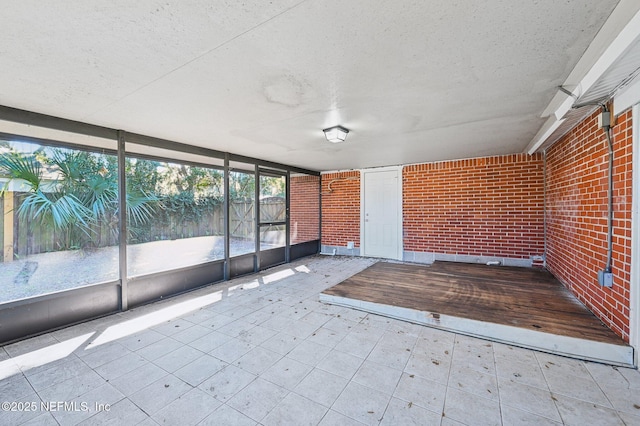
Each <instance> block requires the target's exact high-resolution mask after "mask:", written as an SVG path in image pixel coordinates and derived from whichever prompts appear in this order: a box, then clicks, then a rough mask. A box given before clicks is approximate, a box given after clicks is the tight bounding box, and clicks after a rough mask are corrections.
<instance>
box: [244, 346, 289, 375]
mask: <svg viewBox="0 0 640 426" xmlns="http://www.w3.org/2000/svg"><path fill="white" fill-rule="evenodd" d="M281 358H282V355H280V354H279V353H277V352H273V351H270V350H269V349H265V348H263V347H260V346H258V347H255V348H253V349H251V350H250V351H249V352H247V353H246V354H244V355H243V356H241V357H240V358H238V359H237V360H235V361H234V362H233V365H235V366H236V367H240V368H242V369H243V370H247V371H249V372H250V373H253V374H260V373H262V372H263V371H265V370H266V369H268V368H269V367H271V366H272V365H273V364H275V363H276V361H278V360H280V359H281Z"/></svg>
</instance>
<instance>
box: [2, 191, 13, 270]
mask: <svg viewBox="0 0 640 426" xmlns="http://www.w3.org/2000/svg"><path fill="white" fill-rule="evenodd" d="M3 207H4V210H3V211H4V226H3V234H2V235H3V236H4V238H3V239H4V241H3V243H2V247H3V255H4V261H5V262H13V215H14V211H13V208H14V204H13V191H5V192H4V201H3Z"/></svg>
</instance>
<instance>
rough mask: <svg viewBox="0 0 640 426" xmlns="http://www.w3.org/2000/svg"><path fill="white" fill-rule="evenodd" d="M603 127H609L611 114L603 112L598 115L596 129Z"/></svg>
mask: <svg viewBox="0 0 640 426" xmlns="http://www.w3.org/2000/svg"><path fill="white" fill-rule="evenodd" d="M603 127H611V113H609V111H603V112H601V113H600V115H598V129H602V128H603Z"/></svg>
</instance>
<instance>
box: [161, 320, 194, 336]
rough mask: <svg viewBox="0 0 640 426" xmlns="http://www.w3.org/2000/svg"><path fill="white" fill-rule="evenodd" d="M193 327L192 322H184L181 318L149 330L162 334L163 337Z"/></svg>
mask: <svg viewBox="0 0 640 426" xmlns="http://www.w3.org/2000/svg"><path fill="white" fill-rule="evenodd" d="M193 325H194V323H193V322H189V321H186V320H184V319H182V318H176V319H173V320H171V321H165V322H163V323H162V324H158V325H156V326H154V327H151V329H152V330H154V331H157V332H158V333H162V334H164V335H165V336H172V335H174V334H177V333H180V332H181V331H184V330H186V329H188V328H190V327H193Z"/></svg>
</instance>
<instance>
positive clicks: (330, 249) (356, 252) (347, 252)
mask: <svg viewBox="0 0 640 426" xmlns="http://www.w3.org/2000/svg"><path fill="white" fill-rule="evenodd" d="M334 250H335V251H334ZM320 254H329V255H332V254H337V255H340V256H360V247H354V248H352V249H348V248H346V247H344V246H325V245H323V246H321V249H320Z"/></svg>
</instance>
